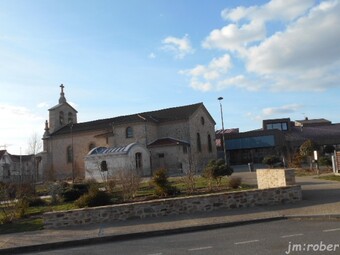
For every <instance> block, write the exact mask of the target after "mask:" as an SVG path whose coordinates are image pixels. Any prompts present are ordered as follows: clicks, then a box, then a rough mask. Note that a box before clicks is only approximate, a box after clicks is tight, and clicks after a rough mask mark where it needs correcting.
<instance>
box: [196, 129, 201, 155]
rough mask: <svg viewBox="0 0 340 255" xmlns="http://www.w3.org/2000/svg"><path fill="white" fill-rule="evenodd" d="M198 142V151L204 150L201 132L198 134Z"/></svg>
mask: <svg viewBox="0 0 340 255" xmlns="http://www.w3.org/2000/svg"><path fill="white" fill-rule="evenodd" d="M196 143H197V151H198V152H201V151H202V145H201V135H200V133H197V135H196Z"/></svg>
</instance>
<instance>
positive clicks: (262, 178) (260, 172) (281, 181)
mask: <svg viewBox="0 0 340 255" xmlns="http://www.w3.org/2000/svg"><path fill="white" fill-rule="evenodd" d="M256 178H257V186H258V188H259V189H269V188H276V187H285V186H290V185H295V172H294V170H293V169H282V168H278V169H275V168H274V169H257V170H256Z"/></svg>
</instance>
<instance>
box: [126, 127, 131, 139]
mask: <svg viewBox="0 0 340 255" xmlns="http://www.w3.org/2000/svg"><path fill="white" fill-rule="evenodd" d="M125 135H126V138H132V137H133V129H132V127H127V128H126V130H125Z"/></svg>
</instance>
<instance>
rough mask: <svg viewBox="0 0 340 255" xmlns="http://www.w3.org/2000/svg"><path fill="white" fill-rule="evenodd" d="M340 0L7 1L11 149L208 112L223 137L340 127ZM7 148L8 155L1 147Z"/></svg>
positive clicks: (2, 0)
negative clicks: (54, 116) (121, 119)
mask: <svg viewBox="0 0 340 255" xmlns="http://www.w3.org/2000/svg"><path fill="white" fill-rule="evenodd" d="M339 13H340V2H339V0H327V1H321V0H320V1H315V0H289V1H288V0H271V1H227V0H224V1H222V0H200V1H197V0H171V1H170V0H167V1H166V0H125V1H109V0H107V1H104V0H97V1H95V0H81V1H78V0H73V1H67V0H55V1H53V0H49V1H43V0H30V1H26V0H0V89H1V99H0V116H1V118H2V119H1V121H0V146H1V145H3V144H8V145H9V146H8V147H7V149H8V150H9V152H10V153H19V151H20V148H21V150H22V152H24V151H25V148H26V147H27V145H28V140H29V138H30V137H31V136H32V134H34V133H37V134H38V135H39V136H41V135H42V134H43V129H44V122H45V120H46V119H48V111H47V110H48V109H49V108H50V107H52V106H54V105H56V104H57V102H58V98H59V92H60V88H59V85H60V84H61V83H63V84H64V85H65V94H66V98H67V100H68V102H70V103H71V104H72V105H73V106H74V107H75V108H76V109H77V110H78V120H79V121H89V120H95V119H101V118H108V117H114V116H119V115H124V114H132V113H137V112H143V111H149V110H156V109H162V108H168V107H173V106H180V105H186V104H192V103H197V102H203V103H204V104H205V106H206V107H207V109H208V110H209V111H210V113H211V115H212V116H213V117H214V119H215V120H216V123H217V125H216V129H219V128H221V121H220V112H219V103H218V100H217V98H218V97H220V96H222V97H224V100H223V110H224V122H225V128H240V130H241V131H247V130H251V129H256V128H260V127H261V124H262V120H263V119H270V118H284V117H290V118H291V119H292V120H297V119H303V118H304V117H306V116H307V117H309V118H326V119H329V120H331V121H332V122H333V123H337V122H340V115H339V108H340V100H339V95H340V94H339V92H340V91H339V88H340V82H339V81H340V79H339V78H340V71H339V70H340V29H339V28H338V27H339V24H340V15H339ZM0 149H1V148H0Z"/></svg>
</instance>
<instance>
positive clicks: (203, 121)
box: [201, 117, 205, 125]
mask: <svg viewBox="0 0 340 255" xmlns="http://www.w3.org/2000/svg"><path fill="white" fill-rule="evenodd" d="M204 123H205V120H204V118H203V117H201V124H202V125H204Z"/></svg>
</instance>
